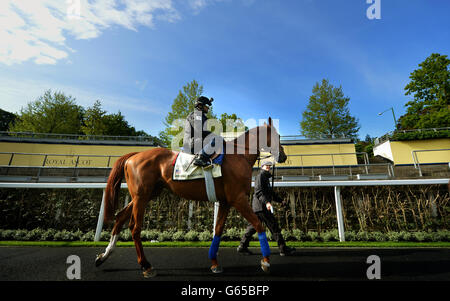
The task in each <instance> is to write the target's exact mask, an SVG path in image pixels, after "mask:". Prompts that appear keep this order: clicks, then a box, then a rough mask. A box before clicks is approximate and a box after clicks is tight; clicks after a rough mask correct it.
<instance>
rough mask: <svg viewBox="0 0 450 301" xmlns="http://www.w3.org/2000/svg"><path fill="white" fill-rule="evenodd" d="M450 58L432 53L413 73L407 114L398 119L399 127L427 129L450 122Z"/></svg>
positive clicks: (444, 125)
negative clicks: (410, 98)
mask: <svg viewBox="0 0 450 301" xmlns="http://www.w3.org/2000/svg"><path fill="white" fill-rule="evenodd" d="M449 66H450V60H449V59H448V58H447V55H440V54H438V53H433V54H431V55H430V56H429V57H428V58H426V59H425V61H423V62H422V63H420V64H419V67H420V68H418V69H416V70H414V71H413V72H412V73H411V75H410V77H409V78H410V79H411V81H410V82H409V83H408V85H406V87H405V91H406V93H405V95H412V96H413V97H414V99H413V100H411V101H409V102H407V103H406V105H405V107H407V111H406V114H405V115H403V116H401V117H400V119H399V129H403V130H408V129H425V128H436V127H449V126H450V67H449Z"/></svg>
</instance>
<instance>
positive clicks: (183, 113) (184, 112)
mask: <svg viewBox="0 0 450 301" xmlns="http://www.w3.org/2000/svg"><path fill="white" fill-rule="evenodd" d="M202 93H203V86H202V85H199V83H198V82H197V81H196V80H193V81H191V82H190V83H187V84H186V85H185V86H183V87H182V90H180V91H179V92H178V95H177V97H176V98H175V99H174V100H173V103H172V107H171V108H172V110H171V111H170V112H169V113H168V114H167V116H166V117H165V118H164V125H165V127H166V128H165V129H164V130H163V131H162V132H160V134H159V137H160V139H161V140H162V141H163V143H164V144H165V145H167V146H170V145H171V143H172V139H173V138H174V137H175V136H179V135H180V133H181V132H182V131H183V127H184V122H179V121H184V120H185V119H186V117H187V116H188V115H189V113H190V112H192V111H193V110H194V106H195V101H196V100H197V98H198V97H200V96H201V95H202ZM208 116H209V117H211V116H213V113H212V108H211V109H210V111H209V112H208ZM179 146H182V140H181V141H180V145H179Z"/></svg>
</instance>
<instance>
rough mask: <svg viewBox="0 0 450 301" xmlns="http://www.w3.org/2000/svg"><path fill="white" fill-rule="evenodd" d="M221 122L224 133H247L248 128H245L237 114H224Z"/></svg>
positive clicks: (221, 116)
mask: <svg viewBox="0 0 450 301" xmlns="http://www.w3.org/2000/svg"><path fill="white" fill-rule="evenodd" d="M219 121H220V122H221V123H222V130H223V132H235V133H236V132H245V131H247V130H248V127H246V126H245V124H244V121H243V120H242V119H241V118H239V117H237V115H236V114H235V113H233V114H231V115H229V114H227V113H223V114H222V115H220V119H219Z"/></svg>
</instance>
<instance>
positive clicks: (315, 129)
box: [300, 79, 360, 138]
mask: <svg viewBox="0 0 450 301" xmlns="http://www.w3.org/2000/svg"><path fill="white" fill-rule="evenodd" d="M312 92H313V95H312V96H311V97H310V98H309V103H308V106H307V108H306V110H305V111H304V112H303V114H302V120H301V122H300V127H301V133H302V135H304V136H305V137H308V138H323V137H327V138H335V137H342V136H345V137H351V138H356V137H357V134H358V131H359V128H360V126H359V125H358V119H356V118H355V117H353V116H351V115H350V111H349V109H348V103H349V102H350V98H348V97H345V96H344V93H343V91H342V86H341V87H339V88H335V87H333V85H331V84H330V83H329V82H328V80H326V79H323V80H322V83H321V84H319V83H316V84H315V85H314V87H313V90H312Z"/></svg>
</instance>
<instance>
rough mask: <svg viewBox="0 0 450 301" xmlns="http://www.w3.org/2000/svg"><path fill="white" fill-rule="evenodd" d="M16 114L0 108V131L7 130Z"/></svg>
mask: <svg viewBox="0 0 450 301" xmlns="http://www.w3.org/2000/svg"><path fill="white" fill-rule="evenodd" d="M16 118H17V116H16V114H13V113H10V112H8V111H5V110H2V109H0V131H7V130H8V128H9V125H10V123H12V122H14V121H15V120H16Z"/></svg>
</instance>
